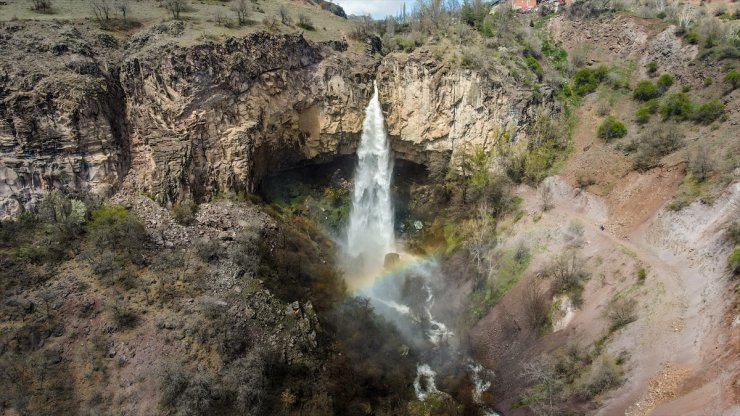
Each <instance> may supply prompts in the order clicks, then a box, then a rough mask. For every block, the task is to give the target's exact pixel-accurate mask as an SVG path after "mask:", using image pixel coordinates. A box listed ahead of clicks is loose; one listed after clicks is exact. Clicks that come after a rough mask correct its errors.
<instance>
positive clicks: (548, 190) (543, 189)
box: [540, 182, 552, 211]
mask: <svg viewBox="0 0 740 416" xmlns="http://www.w3.org/2000/svg"><path fill="white" fill-rule="evenodd" d="M540 202H541V203H542V211H549V210H550V209H552V186H551V185H550V183H549V182H543V183H542V185H540Z"/></svg>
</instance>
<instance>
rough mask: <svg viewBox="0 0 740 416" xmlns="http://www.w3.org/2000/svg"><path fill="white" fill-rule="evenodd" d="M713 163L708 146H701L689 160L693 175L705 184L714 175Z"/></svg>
mask: <svg viewBox="0 0 740 416" xmlns="http://www.w3.org/2000/svg"><path fill="white" fill-rule="evenodd" d="M712 165H713V161H712V159H711V157H710V156H709V151H708V150H707V147H706V146H699V147H698V148H697V149H696V153H694V154H693V155H692V157H691V159H689V170H690V171H691V175H692V176H693V177H694V178H696V180H698V181H699V182H704V181H705V180H706V179H707V178H708V177H709V175H711V174H712V170H713V169H712Z"/></svg>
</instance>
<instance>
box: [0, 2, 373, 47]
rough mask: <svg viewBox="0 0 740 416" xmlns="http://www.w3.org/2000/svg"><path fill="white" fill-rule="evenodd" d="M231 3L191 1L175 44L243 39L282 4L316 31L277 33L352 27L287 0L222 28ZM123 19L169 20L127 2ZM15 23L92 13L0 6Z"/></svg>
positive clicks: (83, 5) (63, 6) (73, 5)
mask: <svg viewBox="0 0 740 416" xmlns="http://www.w3.org/2000/svg"><path fill="white" fill-rule="evenodd" d="M232 3H235V2H234V1H230V2H224V1H214V0H203V1H193V2H191V3H190V7H189V8H188V10H187V11H185V12H183V13H182V14H181V19H182V20H183V21H184V22H185V23H186V30H185V33H184V35H183V36H181V37H180V38H178V42H179V43H180V44H181V45H190V44H194V43H198V42H200V41H203V40H219V39H223V38H227V37H230V36H244V35H247V34H249V33H253V32H257V31H260V30H268V28H267V27H266V26H265V25H264V24H263V23H262V21H263V20H265V19H268V18H270V17H273V16H279V13H278V12H279V9H280V7H281V6H282V5H284V4H287V5H288V6H289V7H288V8H287V9H288V11H289V13H290V15H291V17H292V18H293V19H292V20H293V21H295V22H297V21H298V17H299V16H300V15H303V16H306V17H307V18H310V19H311V21H312V22H313V26H314V27H315V28H316V30H315V31H306V30H304V29H301V28H300V27H298V26H296V25H295V24H293V25H291V26H286V25H283V24H278V25H276V26H275V28H274V30H275V31H277V32H284V33H291V32H303V33H304V36H306V38H307V39H310V40H313V41H317V42H321V41H327V40H332V39H337V38H341V36H342V35H343V34H349V33H350V32H351V29H352V27H353V25H354V23H353V22H352V21H350V20H347V19H344V18H341V17H339V16H335V15H334V14H332V13H330V12H328V11H325V10H321V8H319V7H318V6H311V5H309V4H304V3H296V2H290V1H287V0H269V1H260V2H258V3H256V4H254V3H251V2H250V6H251V10H252V11H251V13H250V15H249V17H248V20H249V22H248V24H246V25H242V26H238V25H233V26H232V27H224V25H222V24H220V22H219V21H218V18H219V16H223V17H227V18H229V19H231V20H233V21H236V20H237V15H236V12H234V11H233V10H232V5H233V4H232ZM116 17H118V16H116ZM127 18H128V19H130V20H131V21H134V22H140V23H141V24H142V25H143V27H147V26H150V25H153V24H157V23H161V22H165V21H169V20H172V14H171V13H170V12H169V11H168V10H166V9H165V8H164V7H162V6H160V4H159V2H157V1H136V2H131V3H130V7H129V11H128V14H127ZM16 20H17V21H57V22H60V21H61V22H64V21H88V22H90V23H91V24H92V23H93V22H94V21H95V14H94V12H93V9H92V7H91V6H90V4H89V2H87V1H81V0H54V1H53V6H52V9H51V11H50V12H46V13H39V12H36V11H34V10H32V9H31V2H30V1H21V0H18V1H12V2H7V4H4V5H2V6H0V22H3V21H16ZM279 21H280V20H279V17H278V22H279ZM95 24H97V23H95ZM347 38H349V36H347ZM353 46H354V45H353ZM359 47H362V45H359Z"/></svg>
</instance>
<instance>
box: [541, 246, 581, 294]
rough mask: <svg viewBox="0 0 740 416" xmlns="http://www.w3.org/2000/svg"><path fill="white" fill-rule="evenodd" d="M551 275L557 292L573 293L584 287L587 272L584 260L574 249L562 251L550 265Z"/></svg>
mask: <svg viewBox="0 0 740 416" xmlns="http://www.w3.org/2000/svg"><path fill="white" fill-rule="evenodd" d="M549 274H550V276H552V278H553V282H552V284H553V290H554V291H555V293H571V294H572V293H573V292H579V291H580V290H581V289H582V284H583V280H584V279H585V278H586V276H587V275H586V273H585V272H584V271H583V260H581V259H580V258H579V257H578V256H577V255H576V252H575V251H574V250H569V251H566V252H563V253H561V254H560V255H559V256H558V257H557V258H555V260H554V261H553V262H552V264H551V265H550V272H549Z"/></svg>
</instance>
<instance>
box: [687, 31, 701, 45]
mask: <svg viewBox="0 0 740 416" xmlns="http://www.w3.org/2000/svg"><path fill="white" fill-rule="evenodd" d="M686 41H688V42H689V43H690V44H692V45H696V44H697V43H699V34H698V33H697V32H696V31H694V30H689V31H688V32H686Z"/></svg>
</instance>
